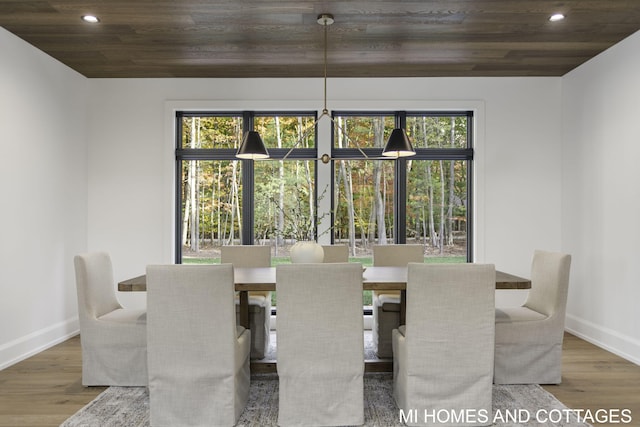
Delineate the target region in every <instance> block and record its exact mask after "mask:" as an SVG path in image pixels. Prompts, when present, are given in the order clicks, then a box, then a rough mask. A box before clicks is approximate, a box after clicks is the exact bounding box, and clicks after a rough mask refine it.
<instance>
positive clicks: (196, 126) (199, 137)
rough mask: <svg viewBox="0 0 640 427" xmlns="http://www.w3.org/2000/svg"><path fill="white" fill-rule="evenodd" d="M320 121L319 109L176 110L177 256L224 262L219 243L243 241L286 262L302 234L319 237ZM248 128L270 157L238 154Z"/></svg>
mask: <svg viewBox="0 0 640 427" xmlns="http://www.w3.org/2000/svg"><path fill="white" fill-rule="evenodd" d="M314 122H315V112H314V113H288V112H287V113H269V114H263V113H258V112H242V113H199V112H188V113H187V112H182V113H178V114H177V116H176V126H177V129H178V132H177V133H178V135H177V144H176V145H177V150H176V162H177V168H176V169H177V171H178V176H177V179H176V182H177V183H176V187H177V191H176V194H177V199H178V200H176V206H177V210H176V230H178V232H177V233H176V262H178V263H180V262H185V263H213V262H218V260H219V258H220V247H221V246H224V245H239V244H261V245H270V246H272V248H273V251H272V256H273V257H274V260H275V261H276V262H280V261H286V257H287V256H288V248H289V247H290V246H291V245H292V244H293V243H295V241H296V240H297V239H298V240H299V239H309V238H311V239H313V238H314V237H315V231H316V224H315V221H316V218H317V212H316V198H317V196H316V189H315V182H316V162H315V160H309V159H315V158H316V157H317V150H316V144H315V137H316V136H315V134H316V133H315V127H314V126H313V124H314ZM247 130H256V131H258V132H259V133H260V135H261V136H262V139H263V141H264V142H265V145H266V146H267V148H268V149H269V152H270V155H271V159H269V160H265V161H256V162H253V161H250V160H235V153H236V151H237V149H238V146H239V144H240V142H241V140H242V135H243V133H244V132H246V131H247ZM285 157H286V160H278V159H283V158H285Z"/></svg>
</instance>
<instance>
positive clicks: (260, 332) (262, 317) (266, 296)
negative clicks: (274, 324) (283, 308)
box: [220, 245, 271, 359]
mask: <svg viewBox="0 0 640 427" xmlns="http://www.w3.org/2000/svg"><path fill="white" fill-rule="evenodd" d="M220 263H221V264H233V266H234V267H271V247H270V246H251V245H242V246H222V248H220ZM238 304H239V301H238V300H236V316H237V319H238V320H239V319H240V316H239V315H240V311H239V305H238ZM270 328H271V292H269V291H264V292H259V291H251V292H249V329H251V358H252V359H264V357H265V355H266V354H267V352H268V351H269V336H270V335H269V332H270V331H269V330H270Z"/></svg>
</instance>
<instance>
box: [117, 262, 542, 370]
mask: <svg viewBox="0 0 640 427" xmlns="http://www.w3.org/2000/svg"><path fill="white" fill-rule="evenodd" d="M234 282H235V289H236V291H238V293H239V296H240V307H239V311H240V324H241V325H242V326H244V327H245V328H248V327H249V291H276V290H277V289H276V268H275V267H256V268H234ZM529 288H531V281H530V280H529V279H526V278H524V277H519V276H515V275H513V274H509V273H505V272H503V271H496V289H529ZM362 289H363V290H374V291H400V323H401V324H404V322H405V319H406V299H407V298H406V297H407V295H406V289H407V268H406V267H363V272H362ZM146 290H147V277H146V276H145V275H142V276H137V277H134V278H131V279H127V280H123V281H121V282H119V283H118V291H121V292H143V291H146ZM365 370H366V371H367V372H390V371H392V370H393V361H391V360H386V359H383V360H366V361H365ZM275 371H276V361H271V360H268V361H252V362H251V372H263V373H266V372H275Z"/></svg>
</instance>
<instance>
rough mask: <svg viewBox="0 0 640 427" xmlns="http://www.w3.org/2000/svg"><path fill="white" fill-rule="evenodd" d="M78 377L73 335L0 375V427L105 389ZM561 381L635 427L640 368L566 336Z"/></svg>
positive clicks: (61, 414) (592, 406)
mask: <svg viewBox="0 0 640 427" xmlns="http://www.w3.org/2000/svg"><path fill="white" fill-rule="evenodd" d="M80 378H81V352H80V339H79V337H74V338H71V339H69V340H67V341H65V342H63V343H61V344H59V345H57V346H55V347H52V348H50V349H48V350H46V351H43V352H42V353H40V354H37V355H35V356H33V357H31V358H29V359H27V360H24V361H22V362H20V363H18V364H16V365H13V366H11V367H9V368H7V369H5V370H3V371H0V427H17V426H28V427H41V426H51V427H58V426H59V425H60V423H62V422H63V421H64V420H65V419H67V418H68V417H69V416H71V415H72V414H74V413H75V412H76V411H78V410H79V409H80V408H82V407H83V406H84V405H85V404H87V403H89V402H90V401H91V400H92V399H93V398H94V397H96V396H97V395H98V394H100V393H101V392H102V391H103V390H104V389H105V387H83V386H82V384H81V382H80ZM562 379H563V382H562V384H560V385H554V386H545V387H544V388H545V389H546V390H548V391H549V392H551V393H552V394H554V395H555V396H556V397H557V398H558V399H559V400H560V401H562V402H563V403H564V404H565V405H567V406H568V407H570V408H576V409H585V410H586V409H588V410H591V411H596V410H598V409H623V408H628V409H630V410H631V411H632V412H631V415H632V417H633V421H632V423H631V425H640V366H637V365H635V364H633V363H631V362H628V361H626V360H624V359H622V358H620V357H618V356H615V355H613V354H611V353H609V352H607V351H605V350H602V349H600V348H598V347H596V346H594V345H592V344H589V343H588V342H586V341H583V340H581V339H579V338H576V337H575V336H573V335H570V334H566V335H565V341H564V353H563V376H562ZM597 425H607V423H602V424H601V423H598V424H597ZM611 425H613V424H611ZM617 425H619V424H617Z"/></svg>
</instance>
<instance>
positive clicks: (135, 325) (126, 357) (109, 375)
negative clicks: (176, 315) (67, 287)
mask: <svg viewBox="0 0 640 427" xmlns="http://www.w3.org/2000/svg"><path fill="white" fill-rule="evenodd" d="M73 261H74V265H75V271H76V288H77V294H78V317H79V320H80V342H81V345H82V384H83V385H85V386H95V385H103V386H107V385H109V386H111V385H114V386H144V385H147V319H146V311H145V310H137V309H126V308H123V307H122V306H121V305H120V303H119V302H118V299H117V298H116V292H115V282H114V281H113V267H112V264H111V258H110V257H109V255H108V254H107V253H104V252H95V253H87V254H81V255H77V256H76V257H75V258H74V260H73Z"/></svg>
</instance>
